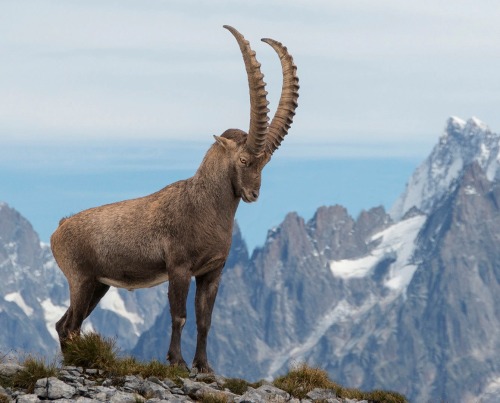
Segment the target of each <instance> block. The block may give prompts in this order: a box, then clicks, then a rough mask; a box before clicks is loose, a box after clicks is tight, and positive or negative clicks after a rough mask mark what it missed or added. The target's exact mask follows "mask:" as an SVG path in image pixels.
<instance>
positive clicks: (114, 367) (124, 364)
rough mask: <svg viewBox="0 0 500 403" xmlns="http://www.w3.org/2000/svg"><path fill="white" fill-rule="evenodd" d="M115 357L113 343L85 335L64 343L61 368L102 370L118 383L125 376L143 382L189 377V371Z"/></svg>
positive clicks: (98, 337) (131, 358) (156, 362)
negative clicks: (139, 376) (65, 366)
mask: <svg viewBox="0 0 500 403" xmlns="http://www.w3.org/2000/svg"><path fill="white" fill-rule="evenodd" d="M118 353H119V350H118V349H117V348H116V345H115V340H113V339H109V338H106V337H102V336H100V335H99V334H97V333H93V332H91V333H84V334H82V335H81V336H75V337H73V338H72V339H71V340H69V341H68V342H67V345H66V349H65V351H64V355H63V364H64V365H74V366H78V367H84V368H98V369H101V370H104V371H105V372H107V373H108V374H109V375H111V376H112V377H113V378H114V379H115V380H116V382H118V383H119V379H120V377H123V376H125V375H141V376H142V377H143V378H148V377H150V376H156V377H158V378H160V379H162V378H163V379H164V378H169V379H172V380H174V381H175V380H177V379H178V378H179V377H182V378H186V377H188V376H189V372H188V371H186V370H185V369H183V368H181V367H178V366H170V365H167V364H163V363H161V362H159V361H156V360H153V361H150V362H147V363H144V362H141V361H138V360H137V359H135V358H133V357H119V355H118Z"/></svg>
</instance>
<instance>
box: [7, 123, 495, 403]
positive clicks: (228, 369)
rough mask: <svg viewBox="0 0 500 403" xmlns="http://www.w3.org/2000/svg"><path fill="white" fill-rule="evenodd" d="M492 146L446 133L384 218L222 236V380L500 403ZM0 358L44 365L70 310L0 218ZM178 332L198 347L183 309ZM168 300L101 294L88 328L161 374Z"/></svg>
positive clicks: (333, 212)
mask: <svg viewBox="0 0 500 403" xmlns="http://www.w3.org/2000/svg"><path fill="white" fill-rule="evenodd" d="M499 243H500V135H498V134H495V133H492V132H491V131H490V130H489V128H488V127H487V126H486V125H485V124H483V123H482V122H480V121H479V120H478V119H475V118H472V119H470V120H468V121H467V122H465V121H462V120H460V119H458V118H450V119H449V120H448V122H447V126H446V129H445V131H444V133H443V134H442V135H441V137H440V138H439V141H438V144H437V145H436V146H435V147H434V149H433V151H432V153H431V154H430V156H429V157H428V158H427V159H426V160H425V161H424V162H423V163H422V164H421V165H420V166H419V167H418V168H417V170H416V171H415V173H414V174H413V176H412V177H411V178H410V180H409V182H408V184H407V187H406V190H405V191H404V192H403V193H402V195H401V196H400V198H399V199H398V200H397V201H396V203H395V204H394V206H393V208H392V209H391V210H390V212H389V213H388V212H386V211H385V210H384V208H382V207H375V208H373V209H371V210H369V211H363V212H361V213H360V215H359V216H358V217H357V218H356V219H354V218H352V217H351V216H350V215H349V214H348V212H347V210H346V209H345V208H344V207H342V206H338V205H337V206H329V207H320V208H319V209H318V210H317V211H316V214H315V215H314V217H313V218H312V219H311V220H309V221H308V222H306V221H304V219H302V218H301V217H299V216H298V215H297V214H295V213H290V214H288V215H287V216H286V218H285V220H284V221H283V223H281V224H280V225H279V226H278V227H276V228H273V229H271V230H270V231H269V233H268V236H267V239H266V242H265V244H264V245H263V246H262V247H261V248H257V249H256V250H254V251H253V253H252V254H251V255H250V254H249V251H248V249H247V247H246V245H245V242H244V240H243V239H242V237H241V234H240V232H239V229H238V226H237V225H236V226H235V230H234V234H233V245H232V249H231V253H230V257H229V259H228V262H227V264H226V268H225V273H224V275H223V280H222V284H221V287H220V289H219V295H218V297H217V302H216V307H215V311H214V317H213V326H212V331H211V334H210V336H209V352H208V353H209V358H210V360H211V363H212V365H213V367H214V369H215V370H216V371H217V372H218V373H220V374H222V375H226V376H232V377H236V376H238V377H243V378H246V379H249V380H254V379H259V378H265V377H273V376H276V375H278V374H281V373H283V372H285V371H286V370H287V369H288V368H289V366H290V365H293V364H294V363H298V362H302V361H306V362H307V363H309V364H311V365H316V366H320V367H322V368H325V369H326V370H328V372H329V373H330V375H331V377H332V378H333V379H336V380H338V381H339V382H340V383H343V384H346V385H347V386H353V387H359V388H362V389H374V388H386V389H393V390H396V391H399V392H401V393H403V394H405V395H407V396H408V397H409V398H410V399H411V400H412V401H414V402H427V401H441V399H442V400H443V401H449V402H497V401H500V400H499V399H500V337H499V329H500V308H499V307H500V248H499ZM0 272H1V273H2V280H3V281H2V282H1V283H0V323H1V326H0V343H1V350H0V351H2V352H6V350H9V349H15V350H27V351H37V352H41V353H44V354H53V353H54V352H55V351H57V349H58V345H57V342H56V337H55V336H56V335H55V332H54V323H55V321H56V320H57V319H58V318H59V316H60V315H61V314H62V313H63V312H64V309H65V307H66V306H67V304H68V290H67V285H66V282H65V279H64V277H63V275H62V274H61V273H60V271H59V270H58V269H57V267H56V265H55V262H54V260H53V258H52V257H51V254H50V249H49V248H48V246H47V245H43V244H42V245H41V244H40V241H39V239H38V237H37V235H36V233H35V232H34V230H33V228H32V227H31V225H30V224H29V223H28V222H27V221H26V220H25V219H24V218H23V217H22V216H21V215H20V214H19V213H17V212H16V211H15V210H14V209H12V208H11V207H9V206H8V205H6V204H5V203H3V204H0ZM189 299H190V301H188V308H189V311H188V322H187V325H186V328H185V330H184V340H183V342H184V349H185V356H186V359H188V360H190V359H192V356H193V353H194V345H195V341H196V334H195V321H194V310H193V299H194V295H193V293H192V292H191V293H190V297H189ZM168 311H169V310H168V305H167V297H166V286H165V285H162V286H159V287H156V288H152V289H148V290H140V291H135V292H133V293H130V292H127V291H124V290H116V289H113V290H112V291H111V292H109V293H108V294H107V295H106V297H105V299H103V301H102V302H101V303H100V306H99V307H98V308H97V309H96V311H95V312H94V313H93V314H92V315H91V317H90V318H89V320H88V321H87V322H86V326H87V328H93V329H96V330H98V331H99V332H100V333H102V334H105V335H108V336H116V337H117V339H118V344H119V345H120V346H121V347H122V348H123V349H126V350H130V351H132V352H133V353H134V354H135V355H137V356H138V357H141V358H144V359H149V358H160V359H162V358H164V357H165V355H166V351H167V348H168V346H167V343H168V339H169V333H170V317H169V312H168Z"/></svg>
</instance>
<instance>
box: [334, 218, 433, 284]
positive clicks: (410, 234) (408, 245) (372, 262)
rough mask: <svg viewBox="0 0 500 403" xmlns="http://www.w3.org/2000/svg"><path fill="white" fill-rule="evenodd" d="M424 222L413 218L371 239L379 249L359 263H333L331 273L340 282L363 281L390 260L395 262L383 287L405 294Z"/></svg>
mask: <svg viewBox="0 0 500 403" xmlns="http://www.w3.org/2000/svg"><path fill="white" fill-rule="evenodd" d="M425 219H426V217H425V216H422V215H419V216H414V217H411V218H408V219H407V220H403V221H400V222H398V223H396V224H394V225H392V226H390V227H389V228H386V229H384V230H383V231H381V232H378V233H376V234H375V235H372V237H371V238H370V239H369V242H377V243H378V245H377V246H376V247H375V248H374V249H373V250H371V251H370V253H369V254H368V255H366V256H363V257H361V258H358V259H342V260H332V261H331V262H330V269H331V270H332V273H333V275H334V276H337V277H342V278H343V279H349V278H359V277H365V276H367V275H369V274H371V272H372V271H373V270H374V268H375V267H376V266H377V265H378V264H379V263H380V262H382V261H383V260H386V259H388V258H391V259H394V260H393V262H392V263H391V265H390V269H389V273H388V275H387V277H386V279H385V282H384V285H385V286H386V287H388V288H390V289H393V290H394V291H396V292H398V293H404V292H405V291H406V288H407V287H408V284H410V281H411V279H412V277H413V273H415V270H416V269H417V266H416V265H415V264H413V261H412V258H413V253H414V250H415V246H416V245H415V240H416V238H417V235H418V233H419V231H420V229H421V228H422V226H423V224H424V223H425Z"/></svg>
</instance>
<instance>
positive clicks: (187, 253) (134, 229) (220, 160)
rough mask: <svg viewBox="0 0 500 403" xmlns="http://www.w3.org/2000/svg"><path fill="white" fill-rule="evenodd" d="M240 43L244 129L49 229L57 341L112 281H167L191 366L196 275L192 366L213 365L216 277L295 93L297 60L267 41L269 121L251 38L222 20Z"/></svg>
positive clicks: (178, 358)
mask: <svg viewBox="0 0 500 403" xmlns="http://www.w3.org/2000/svg"><path fill="white" fill-rule="evenodd" d="M225 28H227V29H228V30H229V31H230V32H231V33H232V34H233V35H234V37H235V38H236V40H237V41H238V44H239V46H240V49H241V52H242V55H243V60H244V62H245V67H246V71H247V75H248V85H249V90H250V104H251V113H250V128H249V131H248V134H246V133H245V132H243V131H241V130H237V129H229V130H226V131H225V132H224V133H223V134H222V135H221V136H214V137H215V140H216V142H215V143H214V144H213V145H212V146H211V147H210V149H209V150H208V152H207V153H206V155H205V157H204V159H203V161H202V163H201V165H200V167H199V168H198V170H197V172H196V173H195V175H194V176H193V177H191V178H189V179H186V180H182V181H179V182H176V183H173V184H171V185H169V186H167V187H165V188H163V189H161V190H159V191H158V192H156V193H153V194H151V195H149V196H145V197H141V198H138V199H132V200H126V201H122V202H118V203H113V204H108V205H105V206H100V207H95V208H91V209H88V210H84V211H82V212H80V213H78V214H76V215H74V216H71V217H69V218H67V219H64V220H61V222H60V224H59V227H58V228H57V230H56V231H55V232H54V234H53V235H52V237H51V247H52V252H53V254H54V257H55V259H56V261H57V263H58V265H59V267H60V268H61V270H62V271H63V273H64V274H65V276H66V278H67V279H68V283H69V288H70V306H69V308H68V310H67V311H66V313H65V314H64V315H63V317H62V318H61V319H60V320H59V321H58V322H57V324H56V329H57V332H58V334H59V339H60V342H61V348H62V349H63V352H64V347H65V343H66V341H67V340H68V338H69V337H70V336H71V335H73V334H77V333H79V331H80V328H81V325H82V322H83V321H84V320H85V318H87V317H88V316H89V315H90V313H91V312H92V311H93V309H94V308H95V307H96V305H97V303H98V302H99V301H100V300H101V298H102V297H103V296H104V295H105V294H106V292H107V291H108V289H109V287H110V286H115V287H122V288H126V289H135V288H142V287H152V286H155V285H157V284H160V283H163V282H165V281H168V282H169V286H168V299H169V303H170V312H171V315H172V336H171V340H170V347H169V350H168V355H167V358H168V360H169V361H170V363H171V364H173V365H181V366H187V365H186V362H185V361H184V359H183V357H182V354H181V332H182V328H183V326H184V324H185V322H186V298H187V294H188V289H189V284H190V281H191V278H192V277H193V276H194V277H195V279H196V300H195V304H196V307H195V308H196V325H197V331H198V338H197V346H196V353H195V356H194V360H193V367H195V368H197V369H198V370H199V371H201V372H210V371H211V368H210V366H209V364H208V360H207V354H206V344H207V335H208V331H209V329H210V322H211V317H212V310H213V306H214V302H215V297H216V295H217V289H218V286H219V280H220V276H221V273H222V269H223V267H224V263H225V261H226V258H227V256H228V254H229V248H230V246H231V236H232V229H233V222H234V215H235V213H236V209H237V207H238V204H239V202H240V199H243V200H244V201H245V202H253V201H256V200H257V198H258V197H259V192H260V184H261V173H262V168H263V167H264V165H265V164H267V162H269V160H270V159H271V156H272V154H273V153H274V151H275V150H276V149H277V148H278V147H279V146H280V144H281V142H282V141H283V138H284V137H285V135H286V134H287V132H288V129H289V128H290V125H291V123H292V118H293V116H294V114H295V108H296V107H297V98H298V89H299V85H298V78H297V75H296V67H295V65H294V63H293V59H292V57H291V56H290V55H289V54H288V52H287V49H286V47H284V46H283V45H282V44H281V43H279V42H276V41H274V40H272V39H263V41H264V42H266V43H268V44H269V45H271V46H272V47H273V48H274V50H275V51H276V52H277V53H278V55H279V57H280V60H281V65H282V71H283V87H282V91H281V98H280V101H279V105H278V108H277V111H276V114H275V116H274V118H273V119H272V121H271V123H270V124H269V118H268V112H269V110H268V109H267V105H268V102H267V99H266V95H267V92H266V90H265V83H264V81H263V77H264V76H263V75H262V73H261V72H260V64H259V62H257V59H256V58H255V52H253V51H252V50H251V48H250V44H249V43H248V41H246V40H245V38H243V36H242V35H241V34H240V33H239V32H238V31H237V30H235V29H234V28H232V27H229V26H225Z"/></svg>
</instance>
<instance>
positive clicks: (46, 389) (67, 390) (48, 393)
mask: <svg viewBox="0 0 500 403" xmlns="http://www.w3.org/2000/svg"><path fill="white" fill-rule="evenodd" d="M75 393H76V388H74V387H73V386H70V385H67V384H66V383H64V382H63V381H61V380H59V379H57V378H56V377H53V376H51V377H50V378H42V379H39V380H38V381H36V384H35V394H36V395H37V396H38V397H40V398H48V399H50V400H55V399H61V398H66V399H69V398H71V397H73V395H74V394H75Z"/></svg>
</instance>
